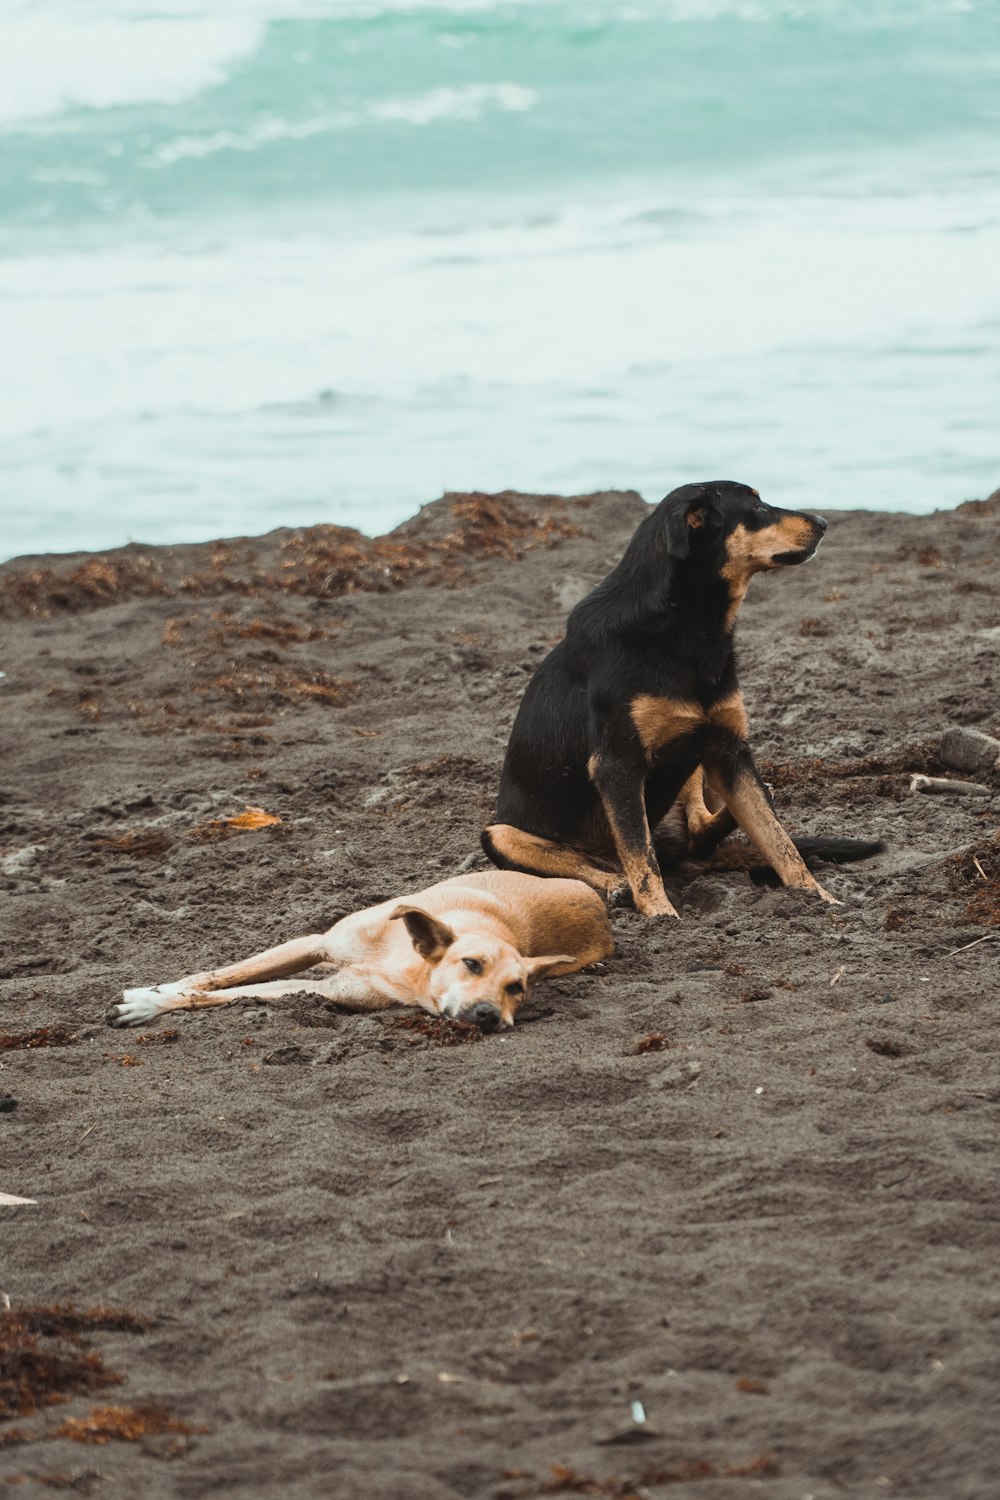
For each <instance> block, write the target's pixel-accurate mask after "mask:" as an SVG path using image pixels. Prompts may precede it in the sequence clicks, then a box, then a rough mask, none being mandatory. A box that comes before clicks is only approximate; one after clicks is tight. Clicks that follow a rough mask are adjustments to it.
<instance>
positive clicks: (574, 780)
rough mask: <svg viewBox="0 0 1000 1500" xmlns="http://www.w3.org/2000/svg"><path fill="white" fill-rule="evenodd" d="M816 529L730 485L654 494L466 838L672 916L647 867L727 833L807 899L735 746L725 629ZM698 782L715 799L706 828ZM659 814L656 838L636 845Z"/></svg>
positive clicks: (830, 854)
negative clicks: (756, 582) (495, 793)
mask: <svg viewBox="0 0 1000 1500" xmlns="http://www.w3.org/2000/svg"><path fill="white" fill-rule="evenodd" d="M825 530H826V522H825V521H823V520H822V519H821V518H818V517H813V516H808V515H805V514H804V513H802V512H798V511H783V510H777V509H775V508H774V507H771V506H767V505H765V504H764V503H763V502H762V501H761V499H760V497H759V495H758V494H757V492H756V491H755V490H752V489H750V488H748V487H747V486H746V485H741V484H733V483H730V482H725V481H719V482H713V483H709V484H694V485H684V486H683V487H682V488H681V489H678V490H674V491H673V492H672V493H671V494H670V495H668V496H667V497H666V499H665V500H663V501H662V503H661V504H660V505H659V506H658V507H657V508H656V510H655V511H653V512H652V514H650V515H649V516H647V517H646V519H645V520H644V521H643V522H642V523H641V525H640V526H639V528H638V530H637V531H636V533H635V535H634V537H633V538H632V540H631V542H630V543H629V546H628V548H627V550H626V552H625V555H624V557H623V558H622V560H621V562H620V563H619V564H618V566H617V567H616V568H615V569H614V571H613V572H612V573H610V574H609V576H608V577H607V578H605V579H604V581H603V582H602V583H600V584H598V586H597V588H595V589H594V590H593V592H592V593H590V594H588V595H587V597H586V598H585V599H583V600H582V601H581V602H580V603H579V604H578V605H577V606H576V608H575V609H574V610H573V611H572V613H571V614H570V617H569V620H568V622H567V627H566V636H565V639H564V640H563V641H561V642H560V644H559V645H558V646H556V647H555V649H554V650H553V651H552V652H550V654H549V655H548V656H547V657H546V659H545V660H544V661H543V662H542V664H541V666H540V667H539V669H538V671H537V672H536V673H535V676H534V677H533V678H532V680H531V682H530V683H529V685H528V689H527V691H526V693H525V695H524V699H523V701H522V703H521V706H520V709H519V711H518V714H517V718H516V720H515V723H514V727H513V730H512V732H511V738H510V743H509V746H508V749H507V755H506V759H505V761H504V767H503V773H502V776H501V783H500V792H499V797H498V802H497V814H496V822H495V823H494V824H492V825H491V826H490V827H489V828H488V829H486V830H485V832H484V834H483V847H484V848H485V850H486V852H487V854H488V855H489V856H490V858H491V859H492V860H493V861H494V862H495V863H496V864H498V865H500V866H501V867H504V868H513V869H522V870H527V871H530V872H532V873H538V874H570V873H572V874H576V875H578V876H579V877H580V878H581V879H584V880H587V881H589V883H590V884H592V885H595V886H597V887H598V888H599V889H603V890H605V891H608V892H611V891H613V890H614V889H615V888H616V887H617V886H619V885H620V881H621V874H622V872H624V874H625V876H626V879H627V882H628V885H629V886H630V888H631V892H632V896H633V898H634V900H635V903H636V905H637V906H638V907H639V909H640V910H644V911H646V912H647V913H648V914H650V915H656V914H664V913H666V914H673V908H672V907H671V906H670V903H669V901H667V898H666V895H665V893H664V892H663V886H662V880H661V875H660V868H659V864H660V862H663V861H665V860H667V859H669V858H676V857H677V856H682V857H683V856H687V855H699V854H704V853H706V852H709V851H710V849H711V848H712V847H714V845H715V844H716V843H718V841H719V840H720V839H721V838H723V837H725V835H726V834H727V833H728V832H730V831H731V830H732V828H733V827H734V826H735V824H736V822H739V823H740V824H741V825H742V826H743V827H744V829H745V831H746V832H747V833H748V835H749V836H750V838H751V840H753V841H754V842H755V843H756V844H757V845H758V847H759V848H760V849H761V852H762V853H763V854H764V855H765V857H766V858H767V859H768V861H769V862H770V863H771V864H773V865H774V866H775V868H777V869H778V872H779V874H780V875H781V878H782V879H783V880H784V881H785V883H786V884H790V885H796V886H805V887H809V888H813V889H817V890H818V887H817V886H816V882H815V881H814V880H813V878H812V876H811V875H809V873H808V871H807V870H806V867H805V865H804V863H803V861H802V859H801V857H800V855H799V854H798V853H797V852H796V850H795V847H794V846H793V844H792V841H791V840H789V839H788V837H787V835H786V834H784V832H783V830H782V829H781V828H780V825H779V824H778V822H777V819H776V817H775V815H774V813H773V810H772V809H771V804H770V798H769V796H768V794H767V792H766V790H765V789H764V788H763V784H762V782H761V780H760V777H759V775H758V773H757V769H756V766H755V765H754V762H753V758H752V755H751V753H750V748H749V745H748V744H747V741H746V723H745V718H744V716H743V710H742V701H741V700H740V698H739V692H738V684H737V675H736V659H735V654H734V650H733V624H734V621H735V616H736V612H737V610H738V608H739V604H740V602H741V600H742V597H743V593H744V592H745V589H746V585H747V583H748V582H749V578H750V576H751V575H752V573H753V572H756V571H760V570H761V569H762V568H773V567H783V566H788V565H790V564H794V563H798V562H804V561H806V560H807V559H808V558H809V557H811V556H812V555H813V553H814V551H815V549H816V547H817V546H818V545H819V542H820V540H821V538H822V535H823V533H824V532H825ZM702 776H704V779H705V780H707V782H708V784H709V786H710V787H711V788H712V791H713V792H714V793H715V794H716V797H717V800H719V801H721V802H724V803H725V807H724V808H720V810H719V811H718V812H716V814H715V815H714V816H711V817H710V816H709V814H708V811H707V808H706V807H705V804H704V802H703V800H702V796H701V791H700V783H701V778H702ZM692 777H693V778H694V782H692V781H691V780H690V778H692ZM682 789H683V791H682ZM679 798H681V802H680V803H679V802H678V799H679ZM682 809H683V811H684V812H685V813H686V814H687V816H686V817H684V818H678V817H677V816H676V813H678V812H679V811H680V810H682ZM672 810H674V813H675V815H674V816H673V817H672V819H671V820H670V822H671V824H672V826H671V827H670V828H667V827H665V828H664V829H663V830H662V837H661V838H659V839H658V840H655V841H654V838H653V831H655V830H656V829H657V825H659V824H660V823H661V820H663V819H664V818H665V817H666V816H667V814H670V813H671V812H672ZM678 825H680V826H678ZM523 835H527V836H528V837H527V838H525V837H523ZM801 847H802V849H803V851H806V850H808V852H810V853H820V854H822V855H824V856H825V857H826V858H839V859H858V858H863V857H865V856H866V855H869V854H872V853H875V852H876V851H877V850H878V849H879V848H880V847H881V846H880V845H877V844H873V843H867V842H862V841H854V840H822V839H820V840H810V841H808V843H807V841H801ZM820 894H823V895H825V892H820ZM828 899H829V898H828Z"/></svg>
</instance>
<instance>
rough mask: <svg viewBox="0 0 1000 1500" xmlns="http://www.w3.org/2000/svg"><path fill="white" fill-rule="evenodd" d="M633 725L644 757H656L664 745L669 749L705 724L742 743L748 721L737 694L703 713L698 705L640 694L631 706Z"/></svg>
mask: <svg viewBox="0 0 1000 1500" xmlns="http://www.w3.org/2000/svg"><path fill="white" fill-rule="evenodd" d="M631 713H632V723H633V724H634V725H635V729H636V733H637V734H638V736H639V740H640V743H641V744H642V748H643V750H644V751H645V752H646V755H647V756H652V755H655V754H656V752H657V751H658V750H662V749H663V747H664V745H669V744H670V743H671V742H672V741H673V740H676V739H679V738H680V736H681V735H684V734H690V733H691V731H692V730H695V729H699V728H701V726H702V725H704V724H718V725H720V726H721V727H722V728H724V729H729V730H731V731H732V733H733V734H735V735H738V736H739V738H740V739H742V738H743V737H744V736H745V734H746V729H747V720H746V714H745V712H744V709H743V698H742V696H741V694H740V693H729V694H728V695H727V696H726V697H725V698H720V700H719V702H718V703H713V704H712V707H711V708H709V709H707V710H706V709H704V708H702V707H701V705H700V704H698V703H691V702H688V701H686V700H685V699H683V698H658V697H654V696H653V695H652V694H651V693H640V694H639V696H638V697H637V698H633V700H632V705H631Z"/></svg>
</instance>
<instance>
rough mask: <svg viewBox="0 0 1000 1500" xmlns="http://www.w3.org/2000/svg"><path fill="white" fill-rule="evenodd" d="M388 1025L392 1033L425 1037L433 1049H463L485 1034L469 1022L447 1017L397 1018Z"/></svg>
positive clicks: (479, 1039) (478, 1040)
mask: <svg viewBox="0 0 1000 1500" xmlns="http://www.w3.org/2000/svg"><path fill="white" fill-rule="evenodd" d="M388 1024H389V1026H390V1028H391V1030H393V1031H406V1032H409V1033H410V1034H411V1035H412V1036H414V1037H426V1039H427V1040H428V1041H429V1042H432V1043H433V1045H434V1046H435V1047H463V1046H465V1044H466V1043H467V1042H481V1041H482V1040H483V1037H484V1036H485V1034H486V1033H485V1032H483V1031H480V1029H479V1027H478V1026H473V1025H472V1024H471V1023H470V1022H469V1021H452V1020H449V1019H448V1017H447V1016H427V1015H419V1016H397V1017H396V1018H395V1019H394V1020H392V1021H390V1022H389V1023H388Z"/></svg>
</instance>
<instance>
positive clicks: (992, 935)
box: [944, 932, 1000, 958]
mask: <svg viewBox="0 0 1000 1500" xmlns="http://www.w3.org/2000/svg"><path fill="white" fill-rule="evenodd" d="M997 938H1000V932H988V933H987V934H986V936H985V937H981V938H974V939H973V941H972V942H971V943H965V944H964V945H963V946H962V947H961V948H952V950H951V952H950V953H946V954H945V955H944V956H945V958H954V957H955V954H956V953H965V952H967V951H968V949H969V948H978V947H979V944H980V943H995V942H996V940H997Z"/></svg>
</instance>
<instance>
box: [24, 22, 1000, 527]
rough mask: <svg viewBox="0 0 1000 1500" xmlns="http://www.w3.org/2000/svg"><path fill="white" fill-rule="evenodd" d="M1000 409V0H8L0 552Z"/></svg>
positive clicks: (610, 475) (866, 499)
mask: <svg viewBox="0 0 1000 1500" xmlns="http://www.w3.org/2000/svg"><path fill="white" fill-rule="evenodd" d="M998 429H1000V3H998V0H436V3H432V0H426V3H425V0H215V3H211V4H210V3H208V0H4V4H3V7H2V11H0V556H10V555H13V554H18V553H23V552H28V551H64V550H70V549H75V548H84V547H86V548H96V547H106V546H112V545H115V544H118V543H121V542H124V541H126V540H128V539H131V538H134V539H139V540H145V541H153V542H167V541H178V540H199V539H205V538H210V537H216V536H223V535H232V534H238V533H254V532H259V531H263V530H266V529H268V528H269V527H272V526H277V525H294V524H302V523H311V522H315V521H337V522H341V523H344V524H350V525H356V526H360V527H362V528H363V529H365V530H367V531H381V530H384V529H385V528H386V527H388V526H391V525H393V524H395V523H396V522H397V521H399V520H401V519H402V518H403V517H405V516H406V515H408V514H410V513H412V512H413V511H414V510H416V508H417V507H418V506H419V505H420V504H422V503H423V502H425V501H427V500H430V499H433V498H434V497H435V496H437V495H438V494H440V493H441V492H442V490H444V489H446V488H447V489H469V488H478V489H499V488H503V487H508V486H509V487H517V488H522V489H530V490H551V491H560V492H567V493H568V492H574V491H584V490H593V489H597V488H603V487H607V486H628V487H634V488H636V489H639V490H641V491H642V492H643V494H644V495H645V496H646V497H647V499H657V498H658V497H659V496H660V495H662V494H663V493H664V492H665V491H666V490H668V489H670V488H672V487H673V486H674V485H676V484H678V483H681V482H683V481H686V480H689V479H692V478H704V477H720V476H725V477H731V478H736V479H742V480H745V481H747V482H749V483H751V484H753V485H755V486H756V487H757V488H758V489H760V490H761V491H762V493H763V494H764V495H765V496H766V497H767V498H769V499H771V500H773V501H775V502H776V503H778V504H796V505H798V504H801V505H807V506H810V507H816V508H819V509H824V508H827V507H832V506H869V507H879V508H885V509H903V510H913V511H921V510H928V509H933V508H937V507H941V506H951V505H954V504H957V503H958V502H960V501H962V500H964V499H966V498H969V497H972V496H979V495H984V494H986V493H988V492H990V491H991V490H993V489H995V488H996V487H997V485H998V484H1000V430H998Z"/></svg>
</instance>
